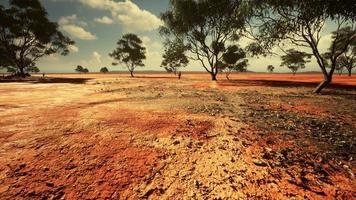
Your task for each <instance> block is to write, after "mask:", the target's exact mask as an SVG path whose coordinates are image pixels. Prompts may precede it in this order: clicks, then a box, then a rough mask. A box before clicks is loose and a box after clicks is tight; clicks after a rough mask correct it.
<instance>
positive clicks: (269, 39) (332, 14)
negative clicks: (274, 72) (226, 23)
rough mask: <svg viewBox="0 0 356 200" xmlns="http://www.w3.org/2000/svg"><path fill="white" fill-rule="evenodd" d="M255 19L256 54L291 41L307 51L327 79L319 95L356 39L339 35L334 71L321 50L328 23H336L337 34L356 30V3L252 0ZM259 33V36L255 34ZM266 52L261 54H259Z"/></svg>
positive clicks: (334, 49)
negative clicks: (349, 28)
mask: <svg viewBox="0 0 356 200" xmlns="http://www.w3.org/2000/svg"><path fill="white" fill-rule="evenodd" d="M249 2H250V3H251V4H252V5H251V6H250V8H253V9H251V10H252V12H253V14H254V16H255V17H254V18H253V19H252V20H251V21H250V23H249V25H250V29H249V30H250V32H251V33H252V34H251V35H253V36H255V37H254V38H255V39H256V40H257V42H256V43H253V44H252V45H250V46H249V47H250V48H251V49H253V50H257V51H256V53H266V51H268V50H270V49H272V48H273V47H274V46H275V45H276V44H281V43H282V42H284V41H289V42H291V43H292V44H293V45H296V46H299V47H304V48H307V49H309V50H310V51H311V53H312V54H313V56H314V57H315V59H316V61H317V63H318V65H319V67H320V69H321V71H322V73H323V76H324V80H323V81H322V82H321V83H320V84H319V85H318V87H317V88H315V90H314V92H315V93H319V92H321V90H322V89H323V88H325V87H326V86H328V85H329V84H330V83H331V82H332V77H333V74H334V71H335V68H336V65H337V59H338V57H339V56H340V55H342V54H343V53H344V52H345V51H346V50H347V48H348V46H349V45H350V43H351V42H352V41H353V40H354V38H355V37H356V34H352V35H347V34H336V35H334V37H333V41H332V48H331V49H330V51H331V52H330V57H329V58H328V59H329V62H330V70H327V66H328V65H327V63H326V62H325V59H324V58H323V53H322V52H321V50H320V45H319V44H320V39H321V37H322V34H321V33H322V32H323V28H324V27H325V26H324V25H325V23H326V22H327V21H328V22H331V23H334V24H335V26H332V27H335V29H334V32H336V33H340V30H342V29H343V28H344V27H347V26H350V27H351V29H352V30H355V21H356V12H355V9H354V8H355V4H354V3H351V4H350V5H349V4H347V3H346V4H347V5H346V4H345V3H341V2H339V3H335V1H332V0H325V1H324V0H312V1H310V0H266V1H260V0H251V1H249ZM255 30H257V33H256V32H255V33H253V32H254V31H255ZM261 50H262V51H264V52H258V51H261Z"/></svg>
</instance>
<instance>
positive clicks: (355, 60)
mask: <svg viewBox="0 0 356 200" xmlns="http://www.w3.org/2000/svg"><path fill="white" fill-rule="evenodd" d="M355 34H356V29H355V28H352V27H350V26H348V27H344V28H341V29H340V30H338V31H337V32H336V31H335V32H333V33H332V38H340V39H339V40H338V41H337V43H336V44H335V46H333V45H331V47H330V48H329V51H328V52H327V53H326V54H325V55H326V57H328V58H330V57H331V55H332V53H333V52H334V54H338V53H339V52H342V54H341V55H340V56H339V57H338V58H337V59H336V70H338V69H343V68H346V70H347V71H348V74H349V76H351V73H352V69H353V68H355V67H356V37H353V39H352V40H351V42H350V44H349V45H347V44H345V43H347V42H349V40H348V38H350V37H351V36H352V35H355ZM345 47H346V49H344V48H345ZM334 49H335V50H334ZM327 61H328V60H326V62H327Z"/></svg>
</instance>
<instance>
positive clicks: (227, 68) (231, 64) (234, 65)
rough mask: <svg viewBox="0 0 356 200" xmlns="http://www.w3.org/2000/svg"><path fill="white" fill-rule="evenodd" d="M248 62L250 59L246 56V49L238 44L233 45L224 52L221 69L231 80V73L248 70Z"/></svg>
mask: <svg viewBox="0 0 356 200" xmlns="http://www.w3.org/2000/svg"><path fill="white" fill-rule="evenodd" d="M247 64H248V59H247V58H246V53H245V51H244V50H243V49H242V48H240V47H238V46H236V45H231V46H229V47H228V48H227V50H226V52H225V53H224V54H223V61H222V62H221V64H220V66H221V67H220V70H221V71H222V72H225V75H226V79H227V80H230V79H229V75H230V74H231V73H232V72H245V71H246V70H247ZM218 66H219V65H218Z"/></svg>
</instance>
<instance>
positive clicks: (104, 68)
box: [100, 67, 109, 74]
mask: <svg viewBox="0 0 356 200" xmlns="http://www.w3.org/2000/svg"><path fill="white" fill-rule="evenodd" d="M100 72H101V73H104V74H105V73H108V72H109V69H108V68H107V67H102V68H101V69H100Z"/></svg>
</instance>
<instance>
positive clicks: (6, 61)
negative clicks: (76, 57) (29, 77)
mask: <svg viewBox="0 0 356 200" xmlns="http://www.w3.org/2000/svg"><path fill="white" fill-rule="evenodd" d="M0 19H1V20H0V65H1V66H3V67H6V68H8V67H15V68H16V73H17V74H19V75H21V76H23V77H24V76H25V72H26V69H27V68H31V67H33V66H34V65H35V63H36V61H38V59H39V58H41V57H43V56H46V55H51V54H55V53H61V54H62V55H67V54H68V53H69V50H68V45H72V44H74V42H73V41H72V40H70V39H69V38H68V37H65V36H64V35H63V34H62V33H61V32H60V31H59V30H58V24H57V23H55V22H51V21H50V20H49V19H48V16H47V12H46V10H45V9H44V8H43V6H42V5H41V3H40V1H39V0H26V1H23V0H10V1H9V7H8V8H5V7H3V6H0Z"/></svg>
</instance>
